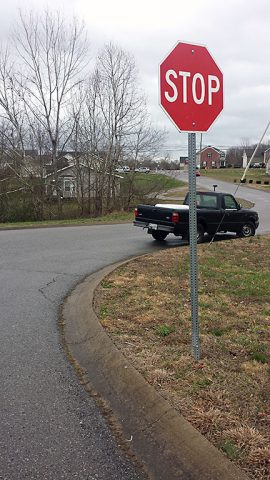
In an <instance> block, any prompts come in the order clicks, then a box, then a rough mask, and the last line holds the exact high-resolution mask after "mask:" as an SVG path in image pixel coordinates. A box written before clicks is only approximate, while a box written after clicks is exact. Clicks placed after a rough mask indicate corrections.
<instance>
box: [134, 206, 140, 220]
mask: <svg viewBox="0 0 270 480" xmlns="http://www.w3.org/2000/svg"><path fill="white" fill-rule="evenodd" d="M134 215H135V218H136V217H138V215H139V212H138V208H135V209H134Z"/></svg>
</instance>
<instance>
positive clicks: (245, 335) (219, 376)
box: [95, 236, 270, 480]
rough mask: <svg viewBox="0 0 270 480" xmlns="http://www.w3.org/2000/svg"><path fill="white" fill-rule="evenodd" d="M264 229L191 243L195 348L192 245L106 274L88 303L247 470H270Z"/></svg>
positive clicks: (163, 388) (174, 400) (161, 387)
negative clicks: (192, 287)
mask: <svg viewBox="0 0 270 480" xmlns="http://www.w3.org/2000/svg"><path fill="white" fill-rule="evenodd" d="M269 253H270V238H269V237H259V236H257V237H253V238H251V239H239V240H230V241H225V242H222V243H221V242H217V243H214V244H211V246H209V245H208V244H205V245H200V246H198V264H199V319H200V340H201V350H202V357H201V360H200V361H199V362H194V360H193V357H192V355H191V321H190V299H189V249H188V247H181V248H179V249H178V248H177V249H172V250H168V251H165V250H163V251H162V252H158V253H156V254H153V255H148V256H144V257H141V258H138V259H135V260H133V261H132V262H130V263H128V264H126V265H125V266H122V267H121V268H119V269H118V270H116V271H115V272H113V273H112V274H111V275H109V276H108V277H107V278H106V279H104V281H103V282H102V283H101V284H100V286H99V287H98V289H97V291H96V295H95V310H96V313H97V315H98V316H99V318H100V320H101V322H102V324H103V326H104V328H105V329H106V330H107V332H108V333H109V334H110V336H111V337H112V339H113V341H114V343H115V344H116V345H117V347H118V348H119V349H120V350H121V351H122V352H123V353H124V354H125V356H126V357H127V358H128V359H129V361H130V362H131V363H132V364H133V365H134V366H135V368H136V369H137V370H139V371H140V372H141V373H142V374H143V376H144V377H145V378H146V380H147V381H148V382H149V383H151V384H152V385H154V386H155V388H156V389H157V390H158V391H159V392H160V393H161V394H162V395H163V396H164V397H165V398H166V399H167V400H168V401H169V402H170V403H171V404H172V405H173V406H174V407H175V408H176V409H177V410H178V411H179V412H180V413H181V414H182V415H183V416H184V417H185V418H186V419H187V420H189V421H190V422H191V423H192V425H193V426H195V427H196V428H197V429H198V430H199V431H200V432H201V433H202V434H203V435H205V436H206V437H207V438H208V439H209V440H210V441H211V442H212V443H213V444H214V445H216V446H217V447H218V448H219V449H221V450H222V451H223V452H224V453H225V454H226V455H227V456H228V457H229V458H230V459H231V460H232V461H234V462H236V463H237V464H238V465H240V466H241V467H242V468H243V469H244V470H246V472H247V473H248V474H249V476H250V477H251V478H254V479H263V480H266V479H269V478H270V477H269V469H270V435H269V431H270V428H269V427H270V412H269V399H270V346H269V339H270V302H269V299H270V255H269Z"/></svg>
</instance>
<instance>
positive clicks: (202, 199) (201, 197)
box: [185, 193, 218, 208]
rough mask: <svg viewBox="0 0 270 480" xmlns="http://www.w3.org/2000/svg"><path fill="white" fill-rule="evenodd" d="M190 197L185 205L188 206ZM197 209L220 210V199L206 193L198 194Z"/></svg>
mask: <svg viewBox="0 0 270 480" xmlns="http://www.w3.org/2000/svg"><path fill="white" fill-rule="evenodd" d="M188 202H189V196H188V195H187V197H186V199H185V204H186V205H188ZM196 203H197V207H199V208H200V207H201V208H218V199H217V196H215V195H207V194H204V193H197V194H196Z"/></svg>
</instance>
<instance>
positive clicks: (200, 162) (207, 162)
mask: <svg viewBox="0 0 270 480" xmlns="http://www.w3.org/2000/svg"><path fill="white" fill-rule="evenodd" d="M196 165H197V166H199V167H200V168H223V167H225V166H226V154H225V152H223V151H222V150H219V149H218V148H216V147H211V145H208V146H207V147H205V148H203V149H202V150H199V151H198V152H197V153H196Z"/></svg>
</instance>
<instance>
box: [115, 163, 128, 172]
mask: <svg viewBox="0 0 270 480" xmlns="http://www.w3.org/2000/svg"><path fill="white" fill-rule="evenodd" d="M115 171H116V172H117V173H129V172H130V168H129V167H128V166H127V165H125V166H123V167H117V168H116V169H115Z"/></svg>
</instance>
